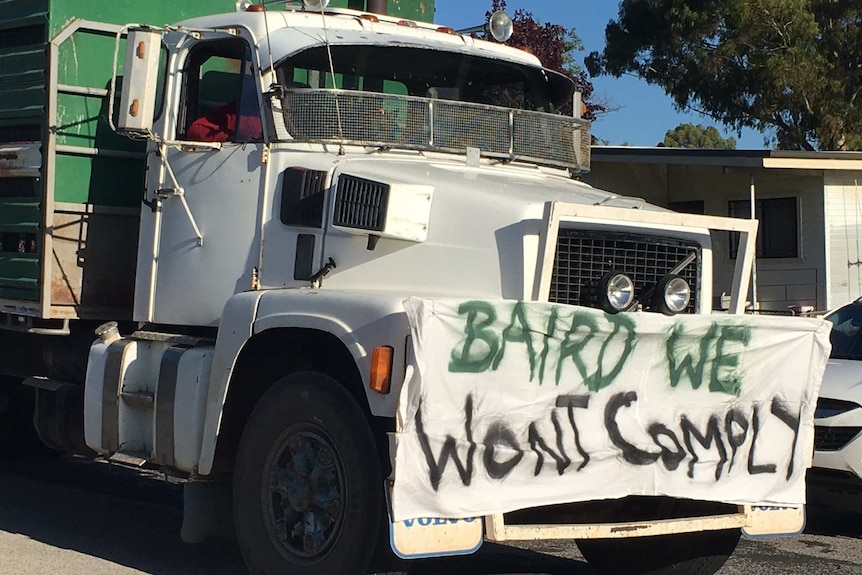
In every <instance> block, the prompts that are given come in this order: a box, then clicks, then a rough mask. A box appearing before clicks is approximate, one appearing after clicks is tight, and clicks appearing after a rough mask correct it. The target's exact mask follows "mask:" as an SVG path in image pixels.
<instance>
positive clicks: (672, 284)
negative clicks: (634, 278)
mask: <svg viewBox="0 0 862 575" xmlns="http://www.w3.org/2000/svg"><path fill="white" fill-rule="evenodd" d="M653 297H654V300H653V308H654V309H656V310H657V311H660V312H661V313H663V314H665V315H675V314H678V313H680V312H682V311H683V310H685V308H686V307H688V304H689V302H690V301H691V286H690V285H688V282H687V281H685V280H684V279H683V278H681V277H680V276H678V275H674V274H670V275H666V276H664V277H663V278H661V280H660V281H659V282H658V285H656V288H655V294H654V295H653Z"/></svg>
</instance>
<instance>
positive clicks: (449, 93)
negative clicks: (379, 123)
mask: <svg viewBox="0 0 862 575" xmlns="http://www.w3.org/2000/svg"><path fill="white" fill-rule="evenodd" d="M331 51H332V67H331V68H330V62H329V55H328V54H327V50H326V47H325V46H318V47H315V48H310V49H308V50H305V51H303V52H300V53H299V54H295V55H294V56H291V57H290V58H287V59H286V60H284V61H282V62H281V63H280V64H279V65H278V66H277V72H278V79H279V82H280V83H281V84H282V85H283V86H285V87H287V88H338V89H342V90H361V91H365V92H378V93H384V94H393V95H398V96H419V97H423V98H434V99H443V100H454V101H458V102H470V103H475V104H488V105H492V106H500V107H504V108H514V109H518V110H531V111H536V112H551V113H554V112H557V111H559V110H560V108H562V107H563V106H564V105H566V104H568V103H571V97H572V93H573V91H574V85H573V84H572V82H571V81H570V80H569V79H568V78H566V77H564V76H562V75H560V74H557V73H554V72H550V71H547V70H543V69H541V68H537V67H530V66H525V65H523V64H516V63H512V62H505V61H501V60H494V59H490V58H481V57H477V56H473V55H470V54H462V53H457V52H442V51H438V50H429V49H428V48H411V47H406V46H370V45H358V46H357V45H334V46H331ZM331 69H332V70H334V71H335V76H334V77H333V75H332V73H331Z"/></svg>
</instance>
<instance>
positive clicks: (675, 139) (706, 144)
mask: <svg viewBox="0 0 862 575" xmlns="http://www.w3.org/2000/svg"><path fill="white" fill-rule="evenodd" d="M661 145H662V146H667V147H668V148H698V149H709V150H735V149H736V139H734V138H723V137H722V136H721V133H720V132H719V131H718V130H716V129H715V126H703V125H701V124H698V125H697V126H695V125H694V124H680V125H679V126H677V127H676V128H674V129H673V130H668V131H667V132H665V135H664V140H663V141H662V143H661Z"/></svg>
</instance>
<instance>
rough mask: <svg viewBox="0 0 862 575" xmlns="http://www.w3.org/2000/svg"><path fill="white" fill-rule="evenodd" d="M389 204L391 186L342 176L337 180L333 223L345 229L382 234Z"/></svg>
mask: <svg viewBox="0 0 862 575" xmlns="http://www.w3.org/2000/svg"><path fill="white" fill-rule="evenodd" d="M388 202H389V185H388V184H381V183H380V182H374V181H371V180H366V179H364V178H357V177H356V176H341V177H340V178H338V191H337V193H336V196H335V218H334V220H333V223H334V224H335V225H336V226H344V227H346V228H357V229H360V230H369V231H372V232H382V231H383V228H384V227H385V225H386V206H387V204H388Z"/></svg>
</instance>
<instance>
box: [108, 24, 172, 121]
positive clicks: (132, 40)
mask: <svg viewBox="0 0 862 575" xmlns="http://www.w3.org/2000/svg"><path fill="white" fill-rule="evenodd" d="M161 47H162V32H160V31H157V30H152V29H134V30H129V34H128V37H127V38H126V65H125V68H124V73H123V92H122V95H121V97H120V110H119V115H118V118H117V128H118V129H119V130H126V131H129V132H149V131H151V130H152V128H153V114H154V112H155V109H156V88H157V83H158V75H159V53H160V51H161Z"/></svg>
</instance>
